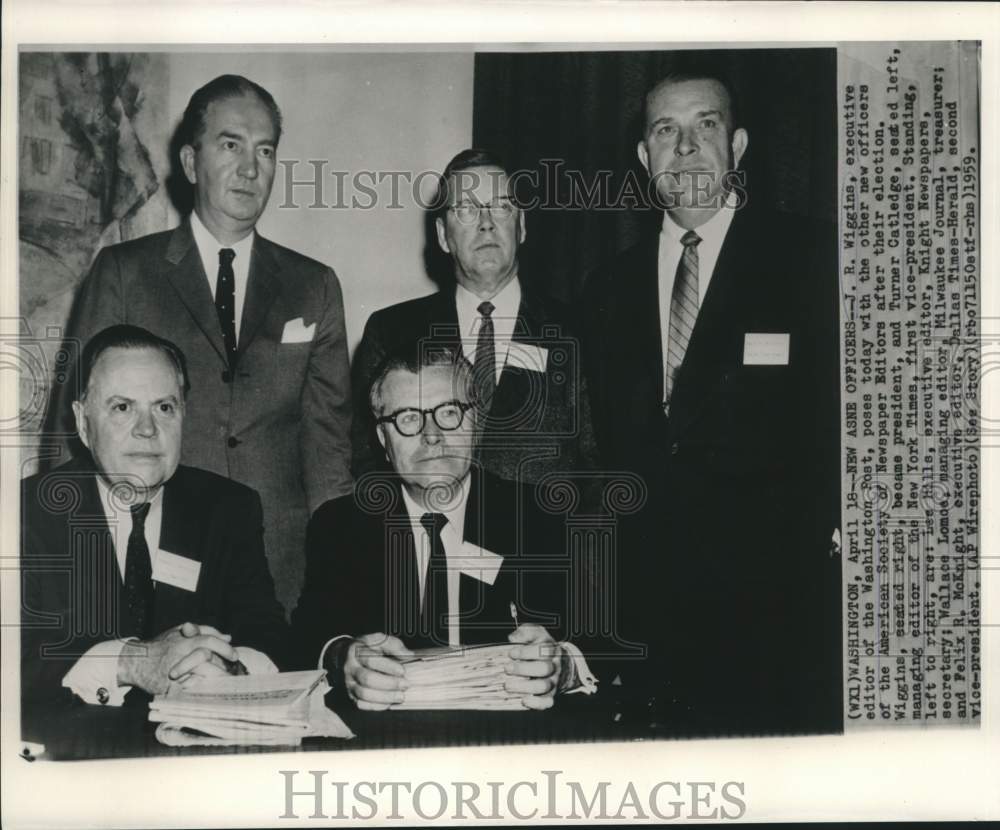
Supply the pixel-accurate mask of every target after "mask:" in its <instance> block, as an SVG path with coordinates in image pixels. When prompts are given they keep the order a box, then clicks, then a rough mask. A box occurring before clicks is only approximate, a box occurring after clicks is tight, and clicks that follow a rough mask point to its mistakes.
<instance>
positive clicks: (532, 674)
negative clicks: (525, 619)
mask: <svg viewBox="0 0 1000 830" xmlns="http://www.w3.org/2000/svg"><path fill="white" fill-rule="evenodd" d="M507 639H508V640H510V641H511V642H512V643H514V644H515V645H514V647H513V648H512V649H511V650H510V665H509V666H508V667H507V673H508V674H510V675H511V677H509V678H508V679H507V682H506V683H505V684H504V685H505V686H506V688H507V691H508V692H514V693H515V694H522V695H523V697H522V698H521V702H522V703H524V705H525V706H526V707H527V708H529V709H548V708H549V707H551V706H552V704H553V698H554V696H555V693H556V689H558V688H559V678H560V676H561V675H562V672H563V662H564V660H565V659H566V658H565V655H564V653H563V650H562V649H561V648H559V646H558V644H557V643H556V642H555V640H553V639H552V636H551V635H550V634H549V632H548V631H546V630H545V629H544V628H542V627H541V626H540V625H530V624H529V625H520V626H518V627H517V628H516V629H515V630H514V631H512V632H511V633H510V634H509V635H508V636H507Z"/></svg>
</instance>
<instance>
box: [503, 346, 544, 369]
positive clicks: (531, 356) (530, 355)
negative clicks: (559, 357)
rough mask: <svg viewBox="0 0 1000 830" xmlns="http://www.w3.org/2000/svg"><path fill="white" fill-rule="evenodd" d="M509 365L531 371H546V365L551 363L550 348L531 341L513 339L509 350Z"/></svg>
mask: <svg viewBox="0 0 1000 830" xmlns="http://www.w3.org/2000/svg"><path fill="white" fill-rule="evenodd" d="M507 365H508V366H516V367H517V368H518V369H526V370H527V371H529V372H544V371H545V367H546V366H548V365H549V350H548V349H543V348H542V347H541V346H535V345H532V344H531V343H518V342H517V341H516V340H511V341H510V348H509V350H508V351H507Z"/></svg>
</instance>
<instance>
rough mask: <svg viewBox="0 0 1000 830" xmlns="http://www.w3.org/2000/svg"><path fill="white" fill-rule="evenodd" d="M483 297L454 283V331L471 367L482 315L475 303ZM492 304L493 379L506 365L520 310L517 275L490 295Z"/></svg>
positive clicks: (474, 357) (498, 379) (498, 378)
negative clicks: (455, 315)
mask: <svg viewBox="0 0 1000 830" xmlns="http://www.w3.org/2000/svg"><path fill="white" fill-rule="evenodd" d="M482 302H483V300H482V298H481V297H477V296H476V295H475V294H473V293H472V292H471V291H469V289H467V288H465V287H464V286H461V285H457V286H455V309H456V310H457V311H458V331H459V334H460V336H461V338H462V353H463V354H464V355H465V359H466V360H468V361H469V363H471V364H472V365H473V366H474V365H475V364H476V344H477V342H478V339H479V329H480V328H481V327H482V324H483V317H482V315H481V314H480V313H479V305H480V303H482ZM490 302H491V303H493V313H492V314H491V315H490V316H491V317H492V318H493V348H494V354H495V355H496V380H497V383H499V382H500V373H501V372H503V367H504V366H505V365H506V364H507V353H508V352H509V351H510V341H511V337H512V336H513V335H514V330H515V329H516V328H517V315H518V312H519V311H520V310H521V283H520V282H519V281H518V278H517V275H516V274H515V275H514V278H513V279H512V280H511V281H510V282H509V283H507V284H506V285H505V286H504V287H503V288H502V289H500V293H499V294H497V295H496V296H495V297H491V298H490Z"/></svg>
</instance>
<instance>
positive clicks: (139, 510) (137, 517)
mask: <svg viewBox="0 0 1000 830" xmlns="http://www.w3.org/2000/svg"><path fill="white" fill-rule="evenodd" d="M129 511H130V512H131V513H132V527H144V526H145V524H146V516H148V515H149V502H148V501H144V502H143V503H142V504H133V505H130V506H129Z"/></svg>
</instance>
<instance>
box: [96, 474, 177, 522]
mask: <svg viewBox="0 0 1000 830" xmlns="http://www.w3.org/2000/svg"><path fill="white" fill-rule="evenodd" d="M95 478H96V479H97V492H98V493H99V494H100V497H101V507H103V508H104V515H105V517H106V518H107V519H108V523H109V524H112V523H114V522H116V521H117V520H118V517H119V516H120V515H122V514H124V513H127V512H129V507H128V505H126V504H125V503H124V502H122V501H121V499H119V498H116V497H115V496H113V495H112V492H111V487H109V486H108V483H107V482H106V481H105V480H104V477H103V476H102V475H101V474H100V473H97V474H96V475H95ZM162 503H163V485H162V484H161V485H160V487H159V488H158V489H157V491H156V493H155V494H154V495H153V498H151V499H150V500H149V508H150V510H155V509H159V507H160V505H161V504H162Z"/></svg>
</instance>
